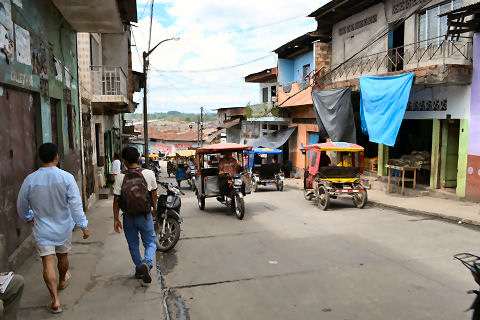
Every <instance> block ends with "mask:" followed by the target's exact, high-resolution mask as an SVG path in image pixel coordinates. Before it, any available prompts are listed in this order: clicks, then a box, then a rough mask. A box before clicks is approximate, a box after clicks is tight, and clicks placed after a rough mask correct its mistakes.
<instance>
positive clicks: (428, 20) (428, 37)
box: [418, 0, 462, 47]
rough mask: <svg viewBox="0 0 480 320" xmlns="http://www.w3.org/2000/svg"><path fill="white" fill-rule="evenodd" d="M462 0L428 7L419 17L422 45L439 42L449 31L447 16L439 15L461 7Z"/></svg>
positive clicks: (451, 0) (453, 0)
mask: <svg viewBox="0 0 480 320" xmlns="http://www.w3.org/2000/svg"><path fill="white" fill-rule="evenodd" d="M461 5H462V0H450V1H448V2H445V3H443V4H441V5H438V6H436V7H433V8H430V9H427V10H426V11H425V12H423V13H421V14H420V15H419V18H418V41H420V42H421V46H422V47H426V46H427V45H428V44H438V43H439V42H440V41H441V40H442V39H440V38H441V37H442V36H445V34H446V33H447V28H448V25H447V17H446V16H443V17H439V16H438V15H440V14H442V13H445V12H448V11H450V10H453V9H457V8H460V7H461Z"/></svg>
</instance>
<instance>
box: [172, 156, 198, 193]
mask: <svg viewBox="0 0 480 320" xmlns="http://www.w3.org/2000/svg"><path fill="white" fill-rule="evenodd" d="M194 157H195V150H180V151H177V153H176V158H177V162H182V163H184V168H185V176H183V171H182V172H181V174H180V175H179V176H178V177H176V178H177V182H178V183H179V184H178V185H179V186H180V181H182V180H187V182H188V185H189V186H190V188H191V189H192V190H194V191H195V175H196V171H197V169H196V167H195V165H194V163H193V162H194V161H193V158H194ZM189 159H192V161H191V163H189V162H190V161H189ZM177 172H178V171H177ZM192 173H193V174H192Z"/></svg>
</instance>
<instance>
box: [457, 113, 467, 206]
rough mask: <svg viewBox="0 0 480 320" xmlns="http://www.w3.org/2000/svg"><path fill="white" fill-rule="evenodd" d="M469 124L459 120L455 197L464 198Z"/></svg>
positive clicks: (465, 120) (464, 120)
mask: <svg viewBox="0 0 480 320" xmlns="http://www.w3.org/2000/svg"><path fill="white" fill-rule="evenodd" d="M468 135H469V123H468V120H467V119H462V120H460V138H459V147H458V171H457V196H459V197H465V189H466V185H467V156H468Z"/></svg>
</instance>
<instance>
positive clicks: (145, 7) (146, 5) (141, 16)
mask: <svg viewBox="0 0 480 320" xmlns="http://www.w3.org/2000/svg"><path fill="white" fill-rule="evenodd" d="M149 3H150V0H148V1H147V3H146V4H145V6H144V7H143V11H142V14H141V15H140V18H139V19H138V21H140V20H142V18H143V14H144V13H145V9H147V7H148V4H149Z"/></svg>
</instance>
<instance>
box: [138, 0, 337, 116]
mask: <svg viewBox="0 0 480 320" xmlns="http://www.w3.org/2000/svg"><path fill="white" fill-rule="evenodd" d="M326 2H328V1H327V0H305V1H301V2H293V1H285V0H276V1H267V0H260V1H259V0H244V1H241V2H240V1H238V0H237V1H230V0H209V1H204V0H196V1H191V0H156V1H155V5H154V16H153V25H152V41H151V46H152V47H153V46H154V45H155V44H157V43H158V42H159V41H161V40H163V39H166V38H171V37H180V40H179V41H168V42H165V43H162V44H161V45H160V46H159V47H158V48H157V49H156V50H155V51H154V52H153V53H152V54H151V56H150V66H151V69H150V71H149V74H148V89H149V94H148V99H149V112H165V111H170V110H177V111H182V112H198V111H199V109H200V107H201V106H203V107H205V108H206V109H207V110H213V109H215V108H218V107H225V106H244V105H246V104H247V103H252V104H254V103H258V102H259V98H260V95H259V89H258V84H246V83H245V81H244V77H245V76H246V75H248V74H250V73H253V72H258V71H261V70H264V69H266V68H271V67H275V66H276V64H277V61H276V57H275V55H274V54H273V53H272V50H274V49H275V48H277V47H279V46H281V45H282V44H284V43H286V42H288V41H290V40H291V39H293V38H296V37H298V36H300V35H302V34H303V33H305V32H308V31H313V30H314V29H315V28H316V23H315V20H314V19H312V18H307V17H306V16H307V15H308V14H309V13H310V12H312V11H314V10H316V9H317V8H319V7H320V6H322V5H323V4H324V3H326ZM150 3H151V0H137V11H138V18H139V22H138V24H137V25H138V26H137V27H133V28H132V29H133V37H132V44H134V45H136V47H132V59H133V68H134V70H138V71H141V70H142V64H141V61H140V57H141V54H142V52H143V51H146V50H147V47H148V34H149V27H150ZM137 50H138V53H137ZM258 58H262V59H261V60H259V61H256V62H254V63H248V64H245V65H242V66H240V67H236V68H228V67H229V66H233V65H237V64H241V63H244V62H248V61H252V60H255V59H258ZM225 67H227V68H225ZM205 69H220V70H217V71H210V72H198V71H199V70H205ZM142 95H143V92H142V93H137V94H135V97H134V99H135V101H137V102H139V103H140V105H139V107H138V108H137V112H142V103H141V102H142Z"/></svg>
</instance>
